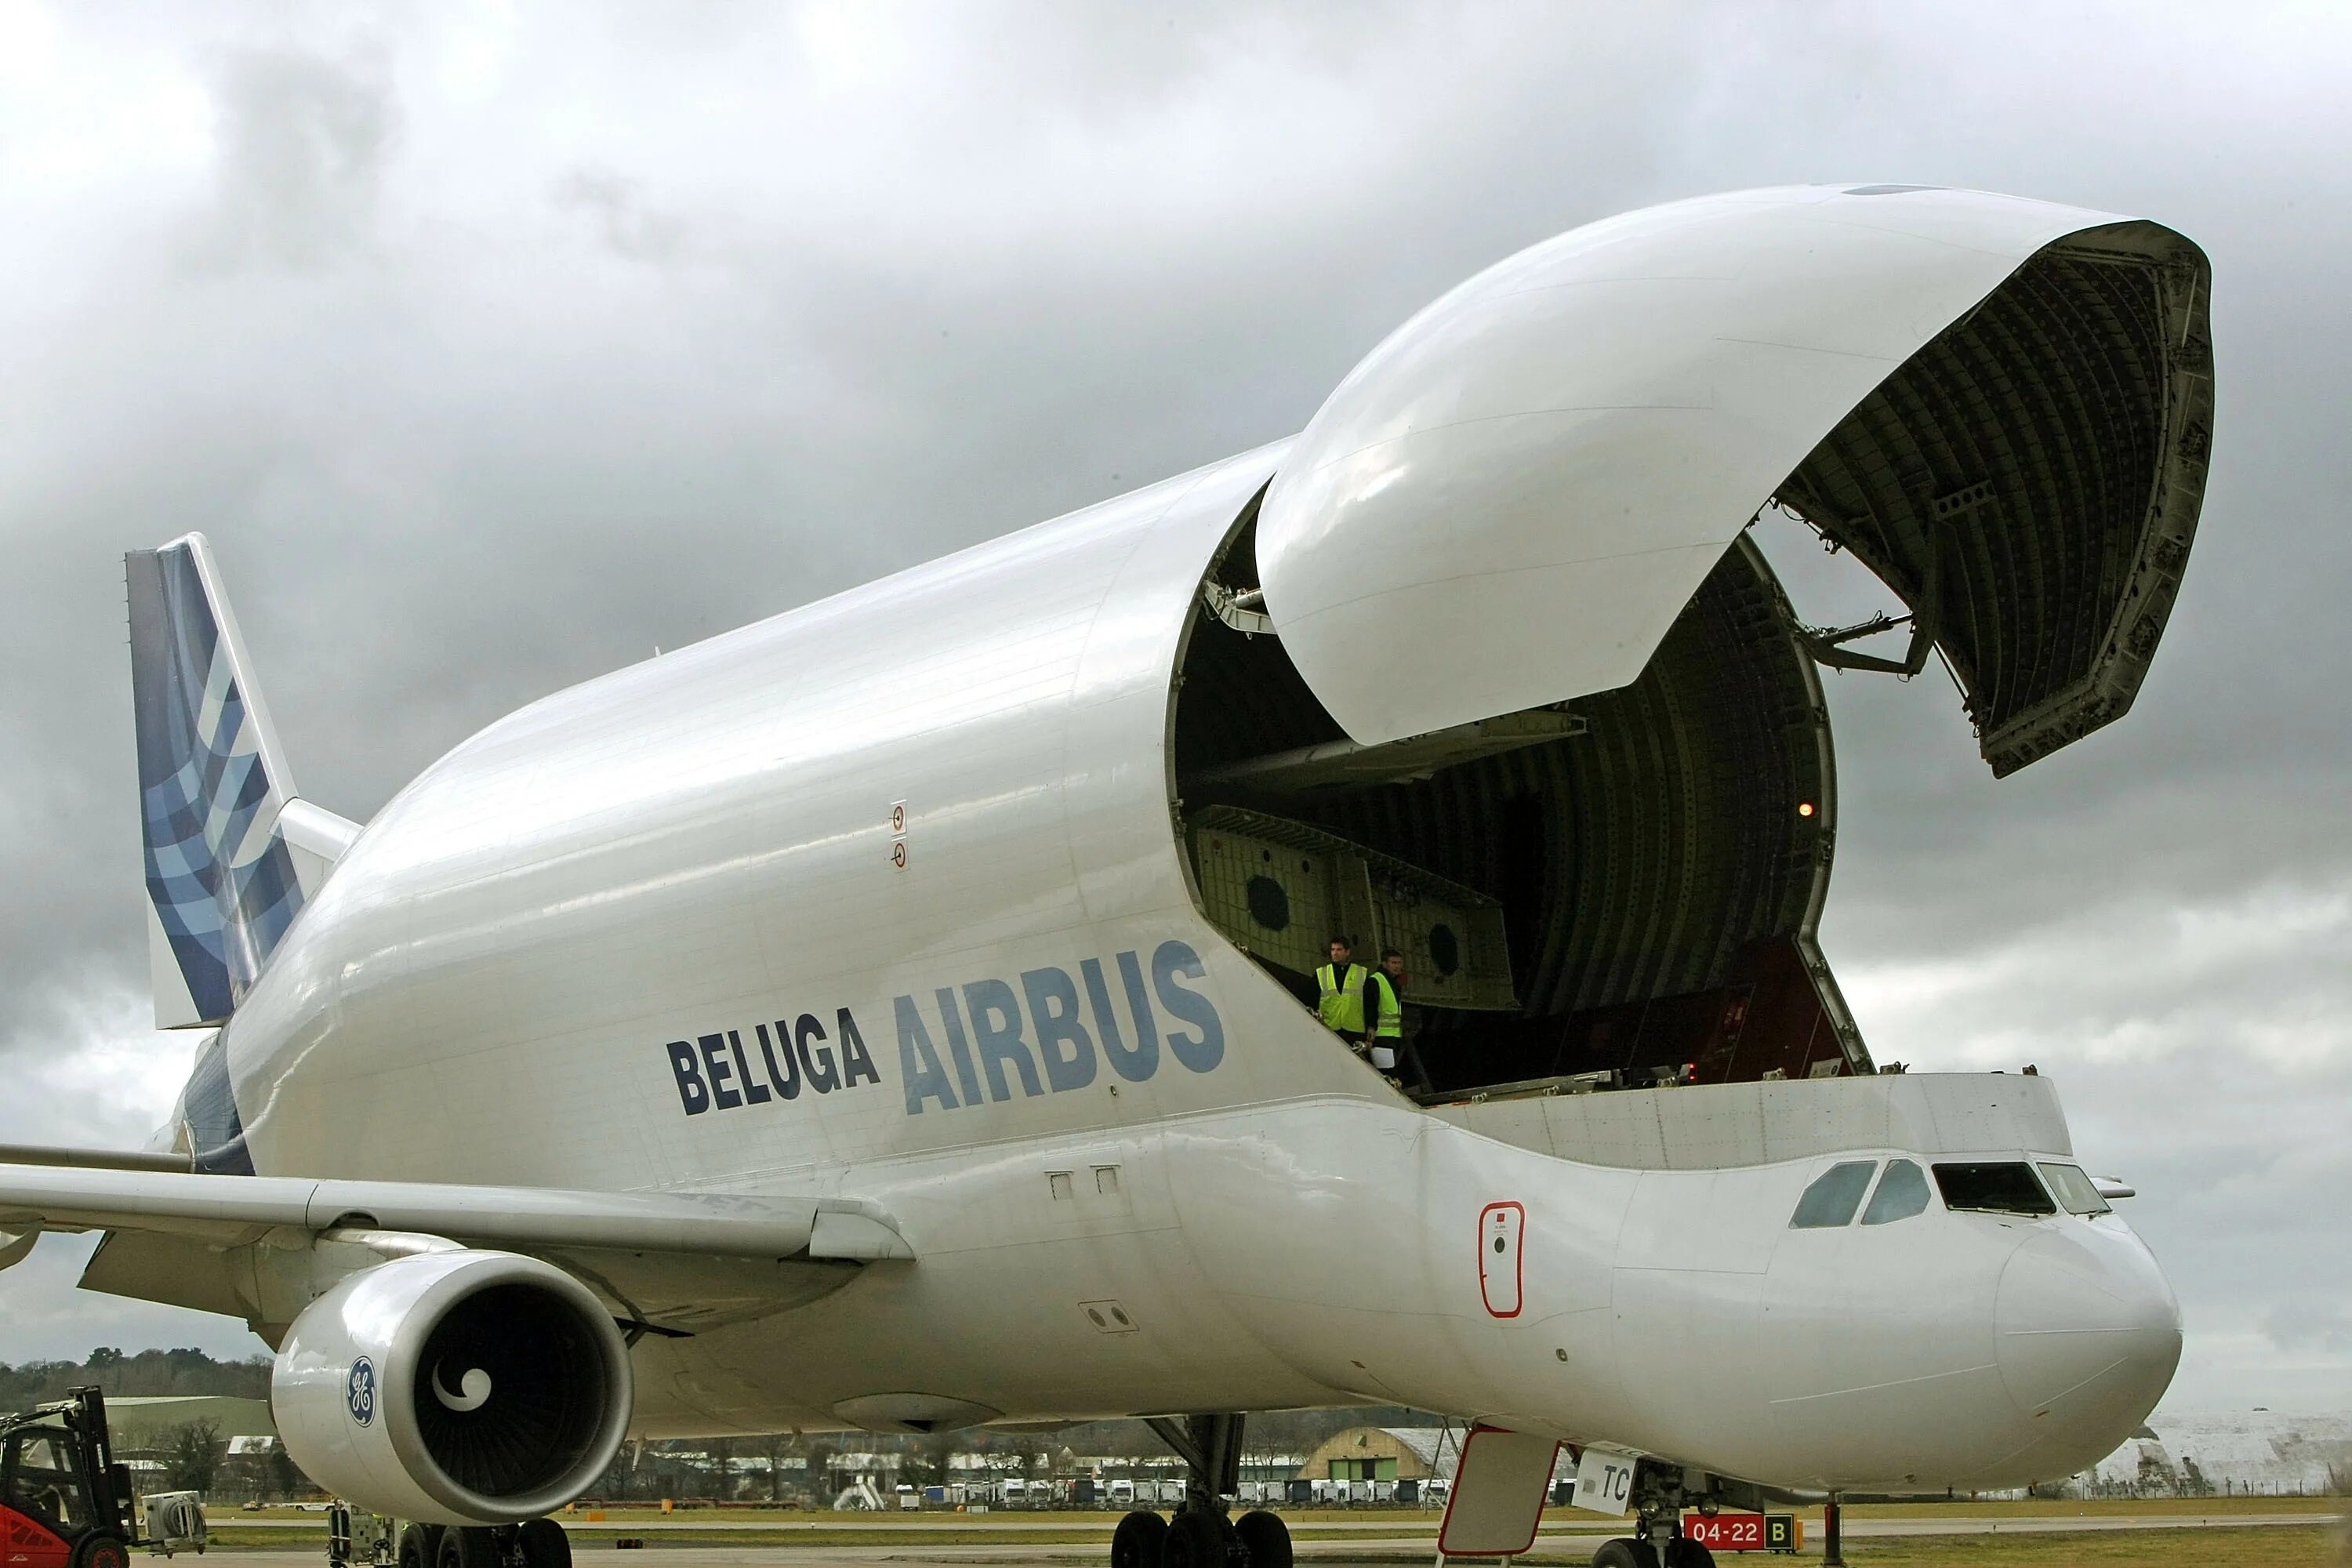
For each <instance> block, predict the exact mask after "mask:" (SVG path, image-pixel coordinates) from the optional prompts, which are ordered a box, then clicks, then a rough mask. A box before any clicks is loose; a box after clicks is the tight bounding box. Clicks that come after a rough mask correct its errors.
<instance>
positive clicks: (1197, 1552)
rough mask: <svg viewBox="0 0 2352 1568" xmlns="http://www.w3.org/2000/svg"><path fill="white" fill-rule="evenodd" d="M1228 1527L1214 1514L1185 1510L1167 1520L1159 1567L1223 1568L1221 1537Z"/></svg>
mask: <svg viewBox="0 0 2352 1568" xmlns="http://www.w3.org/2000/svg"><path fill="white" fill-rule="evenodd" d="M1232 1530H1233V1526H1232V1525H1230V1524H1228V1523H1227V1522H1225V1521H1223V1520H1222V1519H1219V1518H1218V1517H1217V1516H1216V1515H1215V1514H1213V1513H1203V1512H1201V1511H1199V1510H1192V1509H1187V1510H1184V1511H1183V1512H1181V1513H1180V1514H1178V1515H1177V1516H1176V1517H1175V1518H1174V1519H1171V1520H1170V1521H1168V1539H1167V1540H1166V1541H1164V1542H1160V1568H1225V1537H1226V1536H1227V1534H1229V1533H1230V1532H1231V1531H1232Z"/></svg>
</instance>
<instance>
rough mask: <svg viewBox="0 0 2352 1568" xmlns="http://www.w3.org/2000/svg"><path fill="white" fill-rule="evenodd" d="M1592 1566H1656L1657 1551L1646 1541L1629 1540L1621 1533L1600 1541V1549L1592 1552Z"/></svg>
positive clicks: (1612, 1567) (1653, 1567)
mask: <svg viewBox="0 0 2352 1568" xmlns="http://www.w3.org/2000/svg"><path fill="white" fill-rule="evenodd" d="M1592 1568H1658V1553H1657V1551H1656V1549H1655V1548H1654V1547H1653V1546H1651V1544H1650V1543H1649V1542H1646V1541H1629V1540H1627V1539H1626V1538H1625V1537H1623V1536H1622V1535H1621V1536H1619V1537H1618V1538H1617V1539H1616V1540H1614V1541H1604V1542H1601V1550H1600V1551H1598V1552H1594V1553H1593V1554H1592Z"/></svg>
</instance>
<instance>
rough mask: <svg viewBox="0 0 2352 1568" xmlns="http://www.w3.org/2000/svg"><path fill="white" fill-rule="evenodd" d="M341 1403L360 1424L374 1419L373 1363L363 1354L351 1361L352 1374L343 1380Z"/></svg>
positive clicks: (363, 1424)
mask: <svg viewBox="0 0 2352 1568" xmlns="http://www.w3.org/2000/svg"><path fill="white" fill-rule="evenodd" d="M343 1403H344V1404H345V1405H350V1406H351V1411H352V1420H354V1421H356V1422H358V1423H359V1424H360V1425H361V1426H366V1425H367V1424H368V1423H369V1422H371V1421H373V1420H374V1419H375V1363H373V1362H372V1361H370V1360H368V1358H367V1357H365V1356H362V1357H360V1359H359V1360H357V1361H355V1362H353V1363H352V1374H351V1376H349V1377H347V1378H345V1379H344V1380H343Z"/></svg>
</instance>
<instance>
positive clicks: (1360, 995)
mask: <svg viewBox="0 0 2352 1568" xmlns="http://www.w3.org/2000/svg"><path fill="white" fill-rule="evenodd" d="M1337 969H1338V966H1337V965H1334V964H1329V963H1327V964H1325V965H1324V966H1323V967H1322V968H1320V969H1318V970H1317V971H1316V972H1315V984H1318V985H1319V986H1321V987H1322V988H1323V1000H1322V1002H1321V1004H1320V1005H1318V1007H1317V1008H1316V1011H1317V1012H1318V1013H1320V1014H1321V1015H1322V1016H1323V1026H1324V1027H1325V1028H1327V1029H1337V1030H1338V1031H1339V1033H1341V1034H1343V1035H1360V1034H1362V1033H1363V1032H1364V974H1365V970H1364V966H1363V965H1362V964H1360V963H1351V964H1349V965H1348V972H1347V973H1345V974H1341V973H1338V972H1337Z"/></svg>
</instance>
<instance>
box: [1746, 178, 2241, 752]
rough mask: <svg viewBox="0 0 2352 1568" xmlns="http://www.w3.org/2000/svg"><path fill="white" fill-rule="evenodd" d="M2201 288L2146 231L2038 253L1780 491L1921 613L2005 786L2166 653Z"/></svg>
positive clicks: (2189, 498)
mask: <svg viewBox="0 0 2352 1568" xmlns="http://www.w3.org/2000/svg"><path fill="white" fill-rule="evenodd" d="M2159 237H2161V238H2159ZM2135 246H2137V248H2132V247H2135ZM2176 247H2178V248H2176ZM2179 250H2186V254H2180V253H2179ZM2203 277H2204V269H2203V260H2202V258H2201V257H2198V256H2196V255H2195V253H2194V251H2193V249H2186V247H2180V243H2179V241H2178V240H2177V239H2171V238H2170V237H2168V236H2165V234H2164V231H2161V230H2157V229H2154V228H2152V227H2150V226H2146V225H2126V226H2120V227H2119V228H2117V229H2114V230H2095V231H2093V233H2092V234H2090V235H2087V236H2083V237H2077V238H2076V239H2075V240H2073V241H2070V242H2068V243H2067V244H2066V245H2064V246H2062V247H2056V248H2053V249H2051V250H2047V251H2044V252H2042V254H2041V255H2039V256H2037V257H2035V258H2033V259H2032V260H2031V261H2029V262H2027V263H2026V264H2025V266H2024V267H2023V268H2021V269H2020V270H2019V271H2018V272H2017V274H2016V275H2015V276H2013V277H2012V278H2011V279H2010V280H2009V281H2008V282H2007V283H2006V284H2004V285H2003V286H2002V287H2001V288H2000V289H1999V290H1997V291H1996V292H1995V293H1994V294H1993V295H1992V297H1991V298H1990V299H1989V300H1986V301H1985V302H1984V304H1983V305H1982V306H1981V307H1980V308H1979V309H1978V310H1976V311H1975V312H1973V313H1972V314H1971V315H1969V317H1967V318H1966V319H1965V320H1963V321H1960V322H1959V323H1958V324H1957V325H1955V326H1954V327H1952V328H1951V329H1950V330H1948V331H1945V332H1944V333H1942V334H1941V335H1940V336H1938V337H1937V339H1936V340H1935V341H1934V342H1931V343H1929V344H1928V345H1927V347H1926V348H1925V349H1923V350H1921V351H1920V352H1919V353H1917V354H1916V355H1914V356H1913V357H1912V358H1911V359H1910V360H1909V361H1908V362H1906V363H1905V364H1904V365H1903V367H1902V368H1901V369H1899V370H1898V371H1896V372H1895V374H1894V375H1892V376H1890V377H1888V378H1887V380H1886V381H1885V382H1884V383H1883V384H1881V385H1880V386H1879V387H1878V389H1877V390H1876V391H1875V392H1874V393H1872V394H1871V395H1869V396H1868V397H1867V398H1865V399H1864V401H1863V403H1862V405H1861V406H1860V407H1858V408H1856V409H1855V410H1854V411H1853V414H1851V415H1849V416H1847V417H1846V419H1845V420H1844V421H1843V422H1842V423H1841V424H1840V425H1839V426H1837V428H1836V429H1834V430H1832V432H1831V433H1830V435H1829V436H1828V437H1827V438H1826V439H1824V440H1823V441H1822V444H1821V445H1820V446H1819V447H1815V448H1814V450H1813V452H1812V454H1811V456H1809V457H1808V458H1806V459H1805V460H1804V462H1803V463H1802V464H1801V465H1799V467H1798V468H1797V470H1796V472H1795V473H1793V474H1791V475H1790V477H1789V479H1788V481H1787V482H1786V483H1785V484H1784V485H1783V486H1782V487H1781V489H1780V495H1779V500H1780V502H1781V503H1782V504H1783V505H1785V506H1787V507H1788V508H1789V509H1790V510H1793V511H1795V512H1797V513H1798V514H1799V515H1801V516H1802V517H1804V518H1805V519H1806V520H1807V521H1810V522H1811V523H1812V524H1813V526H1814V527H1816V528H1818V529H1819V530H1821V531H1822V533H1823V534H1824V535H1826V536H1827V537H1828V538H1830V539H1831V540H1832V541H1834V542H1836V543H1838V544H1840V545H1843V547H1845V548H1847V549H1850V550H1852V551H1853V552H1854V554H1855V555H1856V556H1857V557H1859V558H1860V559H1861V560H1862V561H1863V562H1864V563H1865V564H1867V565H1868V566H1869V567H1870V568H1871V569H1872V570H1873V571H1874V572H1875V573H1877V574H1878V575H1879V576H1880V577H1881V578H1882V579H1884V580H1885V582H1886V584H1888V586H1890V587H1892V588H1893V589H1894V590H1895V592H1896V593H1897V594H1899V595H1902V597H1903V599H1904V601H1905V602H1906V604H1908V605H1911V606H1912V608H1913V610H1914V611H1915V613H1916V614H1917V615H1919V616H1921V617H1923V618H1924V620H1925V622H1926V624H1927V626H1928V627H1929V628H1930V629H1931V630H1932V631H1933V632H1934V633H1935V636H1936V639H1937V642H1938V644H1939V645H1940V646H1941V647H1942V648H1943V650H1944V653H1945V656H1946V658H1948V660H1949V661H1950V664H1951V667H1952V669H1953V672H1954V674H1955V675H1957V676H1958V679H1959V681H1960V683H1961V686H1962V688H1963V690H1964V692H1965V694H1966V701H1967V705H1968V710H1969V719H1970V720H1971V721H1973V722H1974V724H1975V725H1976V728H1977V732H1978V736H1979V743H1980V745H1981V747H1982V749H1983V752H1984V756H1985V760H1986V761H1987V762H1988V763H1990V764H1991V765H1992V769H1993V771H1994V773H1999V774H2007V773H2013V772H2015V771H2016V770H2017V769H2019V768H2021V767H2023V766H2025V765H2026V764H2027V763H2031V762H2032V761H2034V760H2035V759H2036V758H2038V757H2042V756H2044V755H2047V754H2048V753H2049V752H2053V751H2055V750H2057V749H2058V748H2059V747H2061V746H2063V745H2064V744H2066V743H2067V742H2070V741H2073V740H2075V739H2078V738H2080V737H2081V736H2083V735H2084V734H2086V733H2088V732H2089V731H2092V730H2095V729H2097V728H2098V727H2099V726H2100V725H2102V724H2105V723H2108V722H2110V721H2113V720H2115V719H2116V718H2119V717H2121V716H2122V714H2123V713H2124V712H2125V710H2127V709H2128V708H2129V707H2130V706H2131V702H2132V699H2133V697H2134V696H2135V695H2136V694H2137V691H2138V689H2139V685H2140V681H2141V679H2142V678H2143V677H2144V676H2145V674H2146V671H2147V661H2148V659H2149V658H2150V657H2151V656H2152V655H2153V654H2154V653H2155V651H2156V644H2157V640H2158V637H2160V636H2161V635H2162V633H2163V630H2164V623H2165V619H2166V617H2167V616H2168V615H2169V613H2170V611H2171V605H2172V598H2173V594H2174V591H2175V589H2176V587H2177V585H2178V583H2179V574H2180V570H2181V567H2182V566H2183V565H2184V564H2185V563H2186V561H2187V558H2188V553H2189V541H2190V538H2191V536H2192V534H2193V531H2194V529H2195V526H2196V508H2197V502H2198V500H2200V498H2201V495H2202V489H2203V474H2204V460H2205V450H2206V445H2207V434H2206V432H2207V426H2208V423H2209V421H2210V404H2211V390H2210V388H2211V381H2210V374H2208V371H2209V367H2210V349H2209V348H2208V346H2207V344H2206V342H2205V321H2204V309H2203V305H2202V300H2203V299H2204V289H2203V287H2202V283H2203Z"/></svg>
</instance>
